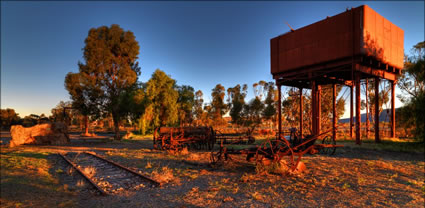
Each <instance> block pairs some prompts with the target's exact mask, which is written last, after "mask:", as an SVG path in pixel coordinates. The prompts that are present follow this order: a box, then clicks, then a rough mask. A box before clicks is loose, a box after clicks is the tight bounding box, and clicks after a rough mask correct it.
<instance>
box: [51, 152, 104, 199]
mask: <svg viewBox="0 0 425 208" xmlns="http://www.w3.org/2000/svg"><path fill="white" fill-rule="evenodd" d="M59 155H60V156H62V158H63V159H64V160H65V161H66V162H68V163H69V164H71V166H72V167H73V168H75V170H77V171H78V172H79V173H80V174H81V175H82V176H83V177H84V178H85V179H86V180H87V181H88V182H89V183H90V184H91V185H93V186H94V187H95V188H96V189H97V190H98V191H99V192H100V193H101V194H102V195H104V196H107V195H109V194H108V193H106V192H105V191H104V190H103V189H102V188H100V187H99V186H98V185H97V184H96V183H95V182H94V181H92V180H91V179H90V177H88V176H87V175H86V174H84V172H83V171H82V170H81V169H80V168H79V167H78V166H77V165H75V163H73V162H72V161H71V160H69V159H68V158H66V156H65V155H63V154H62V153H59Z"/></svg>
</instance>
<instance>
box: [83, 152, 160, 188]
mask: <svg viewBox="0 0 425 208" xmlns="http://www.w3.org/2000/svg"><path fill="white" fill-rule="evenodd" d="M84 153H86V154H88V155H91V156H93V157H96V158H99V159H101V160H103V161H105V162H108V163H110V164H112V165H115V166H117V167H120V168H122V169H124V170H126V171H128V172H131V173H133V174H134V175H136V176H139V177H141V178H142V179H145V180H147V181H149V182H151V183H153V184H154V185H156V186H161V183H159V182H157V181H155V180H153V179H150V178H149V177H147V176H144V175H142V174H140V173H138V172H136V171H134V170H131V169H129V168H127V167H124V166H122V165H120V164H118V163H115V162H113V161H111V160H108V159H106V158H103V157H101V156H99V155H95V154H92V153H90V152H84Z"/></svg>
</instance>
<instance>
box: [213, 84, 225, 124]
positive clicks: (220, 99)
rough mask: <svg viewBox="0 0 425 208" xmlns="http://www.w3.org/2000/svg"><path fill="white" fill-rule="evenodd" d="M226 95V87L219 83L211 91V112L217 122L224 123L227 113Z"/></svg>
mask: <svg viewBox="0 0 425 208" xmlns="http://www.w3.org/2000/svg"><path fill="white" fill-rule="evenodd" d="M225 95H226V89H225V88H224V87H223V86H222V85H221V84H217V85H216V86H215V87H214V88H213V89H212V92H211V96H212V101H211V113H212V115H211V116H212V120H213V121H214V122H215V123H216V124H222V123H223V121H222V120H223V115H224V114H226V113H227V110H228V109H227V105H226V104H225V103H224V96H225Z"/></svg>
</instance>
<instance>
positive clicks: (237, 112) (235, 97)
mask: <svg viewBox="0 0 425 208" xmlns="http://www.w3.org/2000/svg"><path fill="white" fill-rule="evenodd" d="M247 91H248V86H247V85H246V84H244V85H243V86H242V87H241V86H240V85H239V84H238V85H236V86H234V87H230V88H228V89H227V97H228V100H227V103H228V104H227V105H228V107H229V109H230V112H229V114H230V117H232V123H234V124H241V122H242V115H241V114H242V110H243V107H244V105H245V97H246V94H247Z"/></svg>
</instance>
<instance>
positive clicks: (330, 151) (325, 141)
mask: <svg viewBox="0 0 425 208" xmlns="http://www.w3.org/2000/svg"><path fill="white" fill-rule="evenodd" d="M322 144H331V145H336V142H335V140H333V139H332V137H330V136H325V137H324V138H323V140H322ZM335 151H336V147H326V148H322V149H321V150H320V153H321V154H324V155H333V154H335Z"/></svg>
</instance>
